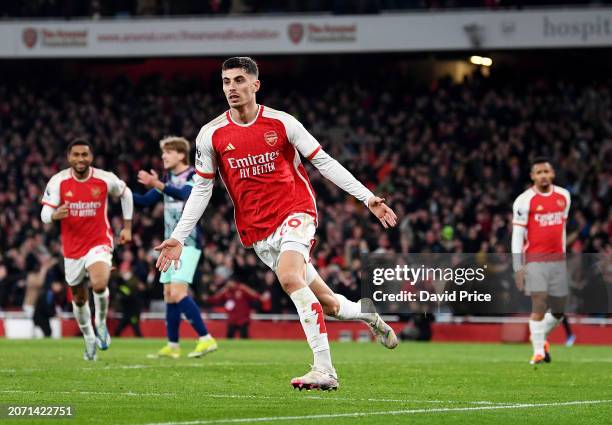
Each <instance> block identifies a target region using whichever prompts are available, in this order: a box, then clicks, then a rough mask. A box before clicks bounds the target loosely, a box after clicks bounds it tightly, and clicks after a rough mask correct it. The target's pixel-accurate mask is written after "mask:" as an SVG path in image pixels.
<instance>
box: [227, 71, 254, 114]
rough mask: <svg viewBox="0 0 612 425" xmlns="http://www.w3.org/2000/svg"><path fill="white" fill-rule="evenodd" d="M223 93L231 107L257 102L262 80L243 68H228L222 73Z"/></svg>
mask: <svg viewBox="0 0 612 425" xmlns="http://www.w3.org/2000/svg"><path fill="white" fill-rule="evenodd" d="M221 80H222V82H223V93H224V94H225V98H226V99H227V103H228V104H229V106H230V108H240V107H242V106H244V105H248V104H249V103H255V93H257V91H258V90H259V85H260V82H259V80H258V79H257V78H255V76H254V75H251V74H249V73H247V72H246V71H245V70H244V69H242V68H234V69H227V70H225V71H223V72H222V73H221Z"/></svg>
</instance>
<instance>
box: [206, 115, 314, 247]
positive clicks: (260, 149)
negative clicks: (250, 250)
mask: <svg viewBox="0 0 612 425" xmlns="http://www.w3.org/2000/svg"><path fill="white" fill-rule="evenodd" d="M320 149H321V146H320V145H319V143H318V142H317V141H316V139H315V138H314V137H312V136H311V135H310V133H308V131H307V130H306V129H305V128H304V126H302V124H300V123H299V122H298V121H297V120H296V119H295V118H293V117H292V116H291V115H289V114H287V113H284V112H280V111H276V110H274V109H271V108H268V107H264V106H263V105H260V106H259V110H258V113H257V116H256V118H255V119H254V120H253V121H252V122H250V123H248V124H240V123H236V122H234V121H233V120H232V117H231V115H230V113H229V111H227V112H226V113H224V114H223V115H221V116H219V117H217V118H216V119H214V120H213V121H211V122H210V123H208V124H207V125H205V126H204V127H202V130H200V133H199V134H198V138H197V140H196V172H197V173H198V175H200V176H202V177H204V178H209V179H212V178H214V177H215V173H216V170H217V169H218V170H219V174H220V175H221V178H222V180H223V182H224V184H225V186H226V188H227V191H228V193H229V195H230V197H231V199H232V201H233V203H234V218H235V221H236V227H237V229H238V234H239V235H240V239H241V241H242V243H243V244H244V245H245V246H251V245H252V244H253V243H255V242H257V241H259V240H261V239H264V238H266V237H267V236H269V235H270V234H272V233H273V232H274V231H275V230H276V228H277V227H278V226H279V225H281V224H282V222H283V221H284V220H285V218H286V217H287V216H288V215H290V214H291V213H295V212H303V213H307V214H310V215H312V216H313V217H314V218H315V220H316V218H317V207H316V204H315V197H314V190H313V189H312V186H311V184H310V180H309V179H308V175H307V174H306V170H305V169H304V166H303V165H302V162H301V160H300V154H302V155H303V156H304V157H306V158H308V159H310V158H312V157H314V155H316V154H317V152H319V150H320Z"/></svg>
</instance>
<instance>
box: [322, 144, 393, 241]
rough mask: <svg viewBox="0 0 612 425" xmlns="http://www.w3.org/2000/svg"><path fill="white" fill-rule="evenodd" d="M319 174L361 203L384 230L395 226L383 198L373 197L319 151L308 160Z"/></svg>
mask: <svg viewBox="0 0 612 425" xmlns="http://www.w3.org/2000/svg"><path fill="white" fill-rule="evenodd" d="M310 161H311V162H312V165H314V166H315V167H317V169H318V170H319V172H320V173H321V174H322V175H323V177H325V178H326V179H328V180H329V181H331V182H332V183H334V184H335V185H336V186H338V187H339V188H341V189H343V190H344V191H345V192H348V193H350V194H351V195H353V196H354V197H355V198H357V199H359V200H360V201H361V202H363V203H364V204H365V205H366V206H367V207H368V208H369V209H370V211H372V214H374V215H375V216H376V217H377V218H378V220H380V222H381V224H382V225H383V227H384V228H385V229H387V228H389V227H394V226H395V225H396V224H397V216H396V215H395V212H393V210H392V209H391V208H390V207H389V206H388V205H387V204H385V199H384V198H379V197H378V196H375V195H374V194H373V193H372V192H371V191H370V190H369V189H368V188H367V187H365V186H364V185H363V184H361V182H359V180H357V179H356V178H355V177H354V176H353V175H352V174H351V173H350V172H349V171H348V170H347V169H346V168H344V167H343V166H342V165H341V164H340V163H339V162H338V161H336V160H335V159H334V158H332V157H331V156H329V155H328V154H327V153H325V152H324V151H323V150H322V149H320V150H319V151H318V152H317V153H316V154H315V155H314V157H312V158H311V160H310Z"/></svg>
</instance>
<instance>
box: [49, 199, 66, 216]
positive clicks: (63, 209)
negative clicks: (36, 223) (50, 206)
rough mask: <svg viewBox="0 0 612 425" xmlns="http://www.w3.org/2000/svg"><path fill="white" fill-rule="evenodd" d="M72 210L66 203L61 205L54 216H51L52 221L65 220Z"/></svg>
mask: <svg viewBox="0 0 612 425" xmlns="http://www.w3.org/2000/svg"><path fill="white" fill-rule="evenodd" d="M68 214H70V210H69V209H68V202H67V201H66V202H64V205H60V206H59V207H58V208H57V209H56V210H55V212H54V213H53V214H51V219H52V220H63V219H65V218H66V217H68Z"/></svg>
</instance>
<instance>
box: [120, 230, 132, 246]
mask: <svg viewBox="0 0 612 425" xmlns="http://www.w3.org/2000/svg"><path fill="white" fill-rule="evenodd" d="M131 241H132V230H131V229H123V230H121V232H119V245H123V244H126V243H128V242H131Z"/></svg>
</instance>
